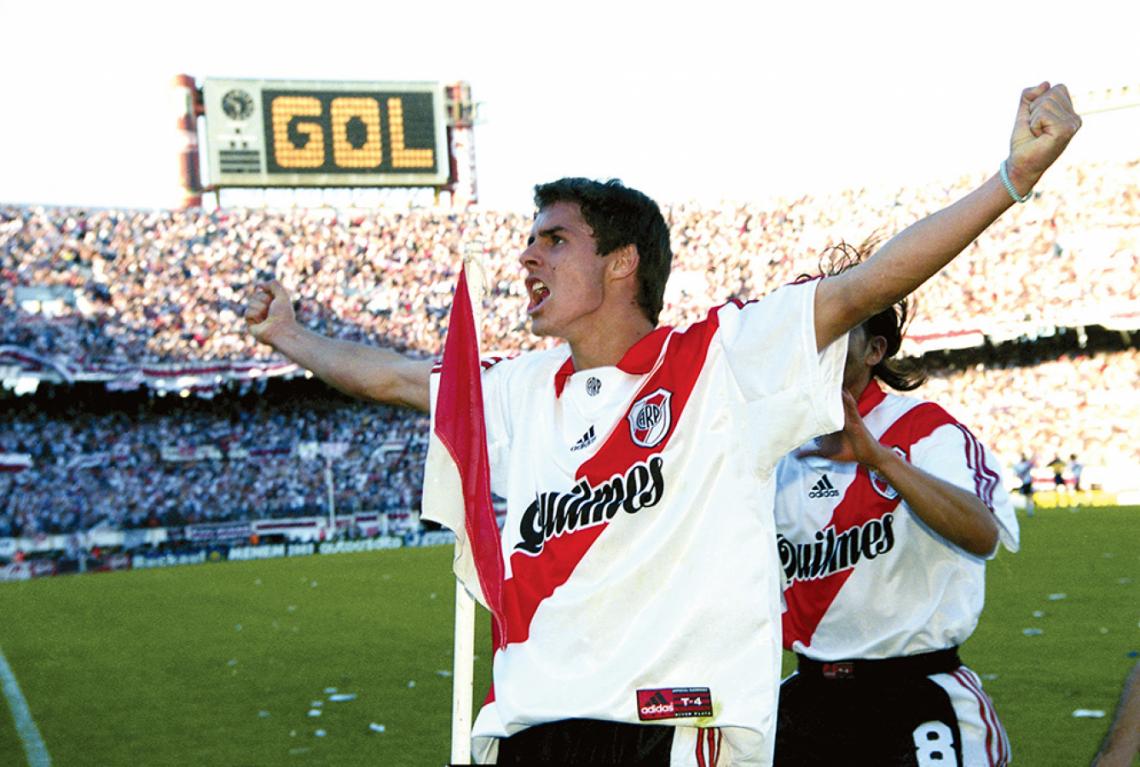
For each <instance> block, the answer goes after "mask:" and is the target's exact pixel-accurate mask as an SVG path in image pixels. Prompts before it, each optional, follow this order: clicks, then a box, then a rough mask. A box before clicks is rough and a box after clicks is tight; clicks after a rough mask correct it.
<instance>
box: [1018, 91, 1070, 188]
mask: <svg viewBox="0 0 1140 767" xmlns="http://www.w3.org/2000/svg"><path fill="white" fill-rule="evenodd" d="M1080 128H1081V118H1080V116H1079V115H1078V114H1077V113H1076V110H1074V109H1073V102H1072V99H1070V98H1069V89H1068V88H1066V87H1065V86H1064V85H1061V84H1058V85H1050V84H1049V83H1047V82H1044V83H1041V84H1040V85H1037V86H1034V87H1032V88H1026V89H1025V90H1023V91H1022V92H1021V102H1020V103H1019V104H1018V107H1017V120H1016V121H1015V122H1014V125H1013V135H1012V136H1011V137H1010V140H1009V159H1008V160H1007V161H1006V167H1007V169H1008V170H1009V176H1010V181H1012V182H1013V185H1014V187H1016V188H1017V190H1018V191H1019V192H1020V193H1022V194H1026V193H1028V192H1029V190H1030V189H1032V188H1033V185H1034V184H1036V183H1037V181H1038V179H1040V178H1041V174H1043V173H1044V172H1045V170H1046V169H1047V168H1048V167H1049V166H1050V165H1052V164H1053V162H1054V161H1055V160H1056V159H1057V158H1058V157H1060V156H1061V152H1063V151H1064V150H1065V147H1066V146H1068V144H1069V141H1070V140H1071V139H1072V138H1073V136H1075V135H1076V133H1077V131H1078V130H1080Z"/></svg>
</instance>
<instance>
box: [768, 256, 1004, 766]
mask: <svg viewBox="0 0 1140 767" xmlns="http://www.w3.org/2000/svg"><path fill="white" fill-rule="evenodd" d="M840 252H841V253H844V254H845V255H846V256H848V257H850V256H854V260H855V261H856V262H857V261H858V260H859V258H861V254H857V253H854V254H853V253H851V251H849V250H846V249H840ZM849 265H850V264H849V263H848V264H846V266H849ZM838 268H840V269H842V268H844V267H843V266H840V267H838ZM906 318H907V302H906V300H905V299H904V300H903V301H901V302H899V303H898V304H896V305H895V306H894V307H891V308H888V309H885V310H884V311H882V312H879V313H878V314H876V315H875V316H873V317H871V318H870V319H869V320H867V321H866V322H864V323H863V324H862V325H860V326H859V327H857V328H855V329H854V330H852V331H851V332H850V333H849V334H848V340H847V364H846V368H845V370H844V374H843V389H844V394H843V399H844V411H845V422H844V427H843V430H842V431H841V432H838V433H836V434H830V435H826V436H824V437H822V438H820V439H819V440H817V441H816V442H815V443H814V444H812V445H810V446H808V447H807V448H806V449H803V450H800V451H797V452H795V453H793V454H790V455H789V456H787V457H785V458H784V459H783V460H782V461H781V462H780V465H779V467H778V468H777V474H776V483H777V491H776V529H777V532H778V546H779V552H780V561H781V564H782V566H783V569H784V576H785V578H786V582H787V584H788V585H787V589H786V591H785V599H786V604H787V606H786V610H785V612H784V616H783V628H784V647H785V648H787V649H790V650H794V651H795V652H796V654H797V656H798V657H799V669H798V671H797V673H795V674H793V675H792V676H790V677H789V678H788V679H787V680H785V681H784V683H783V685H782V686H781V688H780V708H779V719H778V727H777V735H776V765H778V766H779V767H792V766H794V765H803V766H804V767H807V766H808V765H821V764H875V765H899V767H902V766H904V765H907V766H909V767H926V765H935V764H938V765H1003V764H1006V763H1007V762H1008V761H1009V742H1008V740H1007V738H1006V734H1005V730H1004V729H1003V728H1002V726H1001V723H1000V722H999V721H998V718H997V715H996V714H995V713H994V710H993V705H992V703H991V702H990V699H989V698H988V697H987V696H986V694H985V693H984V692H983V691H982V684H981V680H979V679H978V676H977V675H976V674H975V673H974V672H973V671H971V670H970V669H968V668H967V667H965V666H963V665H962V663H961V661H960V659H959V657H958V645H960V644H961V643H962V642H963V641H965V639H966V638H967V637H969V635H970V634H971V633H972V632H973V630H974V627H975V626H976V625H977V623H978V616H979V615H980V614H981V611H982V604H983V601H984V598H983V595H984V588H985V559H986V558H987V557H990V556H992V555H993V554H994V553H995V552H996V548H997V544H998V541H999V540H1000V541H1001V542H1002V543H1003V544H1004V545H1005V546H1006V548H1008V549H1010V550H1011V551H1016V550H1017V546H1018V528H1017V517H1016V515H1015V514H1014V511H1013V505H1012V503H1011V501H1010V498H1009V494H1008V493H1007V492H1006V490H1005V488H1004V487H1003V485H1002V481H1001V480H1002V471H1001V468H1000V467H999V466H998V464H997V461H996V460H995V458H994V456H993V454H992V453H991V452H990V451H989V450H988V449H987V448H986V447H985V446H984V445H983V444H982V443H980V442H979V441H978V440H977V439H976V438H975V437H974V435H973V434H972V433H971V432H970V430H969V429H967V428H966V427H965V426H963V425H962V424H960V423H958V421H956V420H955V419H954V418H953V416H951V415H950V414H949V413H947V412H946V411H945V410H943V409H942V408H941V407H939V406H938V405H936V404H934V403H933V402H924V401H922V400H919V399H916V398H914V397H908V396H903V395H899V394H893V393H889V392H887V391H884V389H883V388H882V385H881V384H886V385H888V386H890V387H891V388H892V389H897V390H900V391H909V390H911V389H914V388H917V387H918V386H919V385H920V384H921V383H922V381H923V380H924V376H923V375H922V373H921V371H920V370H919V369H917V367H916V366H913V365H902V364H899V363H898V362H896V361H895V360H893V359H891V358H892V357H893V356H894V355H895V354H896V353H897V352H898V350H899V345H900V343H901V341H902V336H903V329H904V327H905V323H906Z"/></svg>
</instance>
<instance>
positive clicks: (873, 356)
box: [863, 336, 887, 368]
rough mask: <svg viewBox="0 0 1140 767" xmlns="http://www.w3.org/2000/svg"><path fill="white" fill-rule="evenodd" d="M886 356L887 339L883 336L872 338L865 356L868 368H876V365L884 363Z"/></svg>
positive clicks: (864, 359)
mask: <svg viewBox="0 0 1140 767" xmlns="http://www.w3.org/2000/svg"><path fill="white" fill-rule="evenodd" d="M886 356H887V339H886V338H884V337H882V336H872V337H871V340H870V341H868V342H867V351H866V352H865V353H864V356H863V361H864V362H866V363H867V367H869V368H873V367H875V365H878V364H879V363H880V362H882V361H883V358H884V357H886Z"/></svg>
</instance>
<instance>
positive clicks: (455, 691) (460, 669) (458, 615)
mask: <svg viewBox="0 0 1140 767" xmlns="http://www.w3.org/2000/svg"><path fill="white" fill-rule="evenodd" d="M452 669H453V670H452V677H451V763H452V764H468V763H470V762H471V697H472V696H473V695H474V694H475V692H474V690H475V600H474V599H472V598H471V595H470V594H468V593H467V589H465V588H463V584H462V583H460V582H459V581H458V580H456V581H455V655H454V658H453V663H452Z"/></svg>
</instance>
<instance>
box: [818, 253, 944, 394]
mask: <svg viewBox="0 0 1140 767" xmlns="http://www.w3.org/2000/svg"><path fill="white" fill-rule="evenodd" d="M878 244H879V238H878V237H877V236H872V237H870V238H868V239H866V240H864V241H863V243H862V244H860V245H857V246H856V245H851V244H849V243H846V242H840V243H839V244H838V245H833V246H831V247H830V248H828V249H827V250H825V251H824V252H823V255H822V256H821V257H820V262H819V263H820V274H821V275H824V276H834V275H837V274H841V273H843V272H845V271H847V270H848V269H851V268H852V267H854V266H856V265H857V264H861V263H862V262H863V261H865V260H866V259H867V258H868V257H869V256H870V255H871V254H872V253H873V252H874V251H875V248H876V247H877V246H878ZM805 276H806V275H805ZM913 306H914V304H913V296H910V297H907V298H903V299H902V300H901V301H899V302H898V303H895V304H893V305H891V306H888V307H887V308H886V309H883V310H882V311H881V312H879V313H878V314H875V315H873V316H871V317H869V318H868V319H866V320H864V322H863V325H862V328H863V330H864V331H865V332H866V333H867V335H868V336H871V337H874V336H882V337H883V338H884V339H886V342H887V350H886V353H884V354H883V359H881V360H879V362H878V364H877V365H875V366H874V367H873V368H871V375H872V376H874V377H875V378H877V379H879V380H880V381H882V382H883V383H885V384H886V385H887V386H889V387H891V388H892V389H896V390H898V391H911V390H912V389H917V388H918V387H919V386H922V384H923V383H924V382H925V381H926V370H925V369H924V368H923V365H922V360H921V359H919V358H916V357H911V358H906V359H894V356H895V355H896V354H898V353H899V348H900V347H901V346H902V340H903V336H905V335H906V328H907V325H909V324H910V319H911V313H910V312H911V310H912V309H913Z"/></svg>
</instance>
